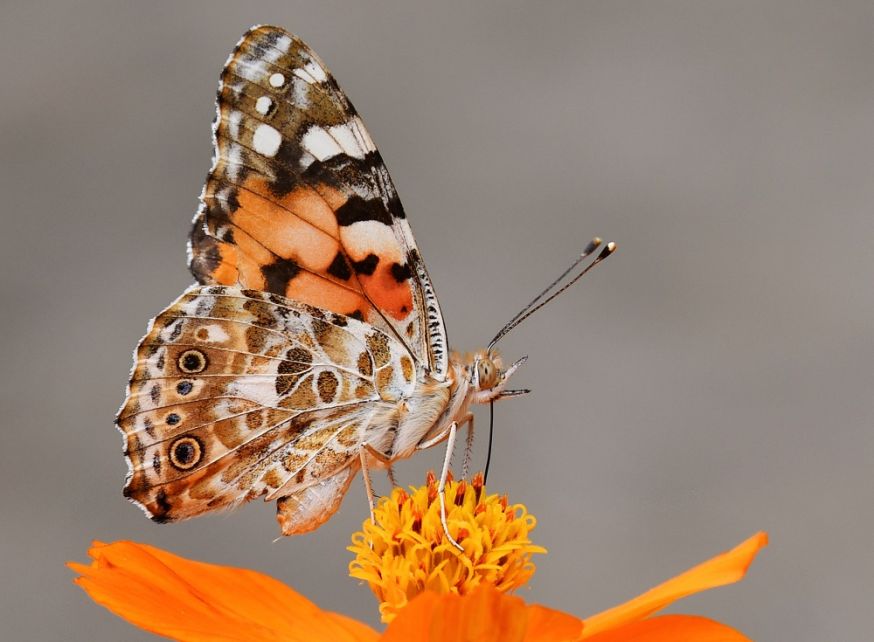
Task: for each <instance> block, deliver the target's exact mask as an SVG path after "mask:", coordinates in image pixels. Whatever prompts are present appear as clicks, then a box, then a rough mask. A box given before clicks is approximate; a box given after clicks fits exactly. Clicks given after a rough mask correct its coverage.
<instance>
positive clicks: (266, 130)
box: [252, 123, 282, 158]
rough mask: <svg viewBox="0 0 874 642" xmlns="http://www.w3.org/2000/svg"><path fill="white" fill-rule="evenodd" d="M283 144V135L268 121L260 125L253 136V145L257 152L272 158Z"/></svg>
mask: <svg viewBox="0 0 874 642" xmlns="http://www.w3.org/2000/svg"><path fill="white" fill-rule="evenodd" d="M281 144H282V135H281V134H280V133H279V132H278V131H277V130H276V129H274V128H273V127H271V126H270V125H268V124H266V123H261V124H260V125H258V129H256V130H255V135H254V136H253V137H252V145H253V146H254V148H255V151H256V152H258V153H259V154H263V155H264V156H269V157H271V158H272V157H273V156H276V152H278V151H279V146H280V145H281Z"/></svg>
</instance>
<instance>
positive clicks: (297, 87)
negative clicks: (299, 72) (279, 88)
mask: <svg viewBox="0 0 874 642" xmlns="http://www.w3.org/2000/svg"><path fill="white" fill-rule="evenodd" d="M308 86H309V83H308V82H307V81H306V80H304V79H303V78H300V77H299V76H296V77H295V78H294V80H292V81H291V90H292V92H293V94H294V104H295V105H297V106H298V107H300V108H301V109H306V108H307V107H309V106H310V97H309V94H308V93H307V87H308Z"/></svg>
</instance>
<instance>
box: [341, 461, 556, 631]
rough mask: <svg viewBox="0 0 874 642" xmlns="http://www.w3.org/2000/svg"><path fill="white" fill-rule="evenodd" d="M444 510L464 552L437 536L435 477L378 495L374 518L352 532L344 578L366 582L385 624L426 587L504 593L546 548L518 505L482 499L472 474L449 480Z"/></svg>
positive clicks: (525, 577) (483, 492) (482, 492)
mask: <svg viewBox="0 0 874 642" xmlns="http://www.w3.org/2000/svg"><path fill="white" fill-rule="evenodd" d="M446 510H447V515H446V517H447V523H448V526H449V532H450V534H451V535H452V537H453V538H454V539H455V540H456V541H457V542H458V543H459V544H460V545H461V546H462V548H463V549H464V551H463V552H462V551H460V550H458V549H457V548H455V547H454V546H453V545H452V543H451V542H449V541H448V540H447V538H446V535H445V533H444V532H443V526H442V524H441V523H440V501H439V499H438V497H437V481H436V479H435V477H434V474H433V473H429V474H428V477H427V481H426V483H425V485H424V486H419V487H414V486H411V487H410V488H409V491H407V490H404V489H403V488H395V489H394V490H393V491H392V493H391V495H389V496H387V497H383V498H382V500H380V502H379V504H378V505H377V507H376V509H375V510H374V518H375V519H374V521H373V522H372V521H371V520H370V519H369V518H368V519H367V520H366V521H365V522H364V523H363V525H362V528H361V530H360V531H358V532H356V533H354V534H353V535H352V545H351V546H350V547H349V550H350V551H351V552H352V553H354V554H355V559H354V560H352V562H350V564H349V575H350V577H353V578H356V579H359V580H363V581H365V582H367V583H368V585H369V586H370V589H371V591H373V593H374V595H375V596H376V598H377V599H378V600H379V602H380V605H379V611H380V614H381V616H382V621H383V622H391V621H392V619H394V617H395V615H396V614H397V613H398V612H399V611H400V610H401V609H402V608H403V607H404V606H405V605H406V604H407V602H408V601H409V600H411V599H412V598H414V597H415V596H416V595H418V594H419V593H421V592H423V591H425V590H429V591H435V592H437V593H454V594H456V595H465V594H467V593H470V592H471V590H473V589H474V588H475V587H477V586H479V585H480V584H484V583H487V584H491V585H493V586H494V587H496V588H497V589H498V590H499V591H503V592H510V591H513V590H514V589H517V588H519V587H520V586H522V585H524V584H525V583H526V582H527V581H528V580H529V579H530V578H531V576H532V575H534V571H535V566H534V563H533V562H532V560H531V556H532V555H533V554H534V553H545V552H546V549H544V548H542V547H540V546H536V545H534V544H533V543H532V542H531V540H530V539H529V537H528V534H529V533H530V532H531V530H533V529H534V527H535V526H536V524H537V520H536V519H535V518H534V516H533V515H531V514H529V513H528V511H527V509H526V508H525V506H524V505H522V504H510V503H509V501H508V499H507V496H506V495H502V496H499V495H497V494H493V495H488V494H487V493H486V488H485V486H484V484H483V476H482V474H477V475H476V476H474V478H473V479H472V480H471V481H470V482H465V481H459V482H456V481H453V480H451V479H450V480H449V481H448V483H447V484H446Z"/></svg>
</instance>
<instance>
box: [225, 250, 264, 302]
mask: <svg viewBox="0 0 874 642" xmlns="http://www.w3.org/2000/svg"><path fill="white" fill-rule="evenodd" d="M218 248H219V256H220V261H219V264H218V265H217V266H216V268H215V270H213V272H212V278H213V280H215V282H216V283H220V284H222V285H236V284H237V283H240V284H241V285H243V286H244V287H247V288H253V289H256V290H263V289H264V287H265V285H266V282H265V281H264V275H263V274H262V273H261V265H260V264H259V263H257V262H256V261H254V260H253V259H252V258H251V257H250V256H247V255H246V253H245V252H244V251H243V249H242V247H240V246H238V245H231V244H229V243H222V242H220V243H219V245H218Z"/></svg>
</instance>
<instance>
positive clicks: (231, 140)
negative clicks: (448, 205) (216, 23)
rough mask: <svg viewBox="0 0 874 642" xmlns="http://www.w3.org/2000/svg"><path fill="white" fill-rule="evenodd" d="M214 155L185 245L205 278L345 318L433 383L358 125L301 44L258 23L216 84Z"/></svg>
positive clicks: (416, 304) (433, 308)
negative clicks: (389, 345) (391, 343)
mask: <svg viewBox="0 0 874 642" xmlns="http://www.w3.org/2000/svg"><path fill="white" fill-rule="evenodd" d="M216 119H217V120H216V123H215V125H214V133H215V158H214V165H213V168H212V170H211V171H210V175H209V177H208V179H207V183H206V185H205V187H204V190H203V193H202V195H201V201H202V206H201V209H200V210H199V211H198V213H197V215H196V216H195V220H194V225H193V228H192V232H191V238H190V250H191V256H190V266H191V269H192V272H193V273H194V275H195V277H196V278H197V279H198V281H199V282H201V283H204V284H228V285H230V284H240V285H242V286H243V287H247V288H252V289H256V290H261V291H266V292H272V293H274V294H279V295H282V296H286V297H288V298H291V299H294V300H297V301H301V302H304V303H308V304H310V305H313V306H316V307H319V308H322V309H325V310H330V311H333V312H336V313H339V314H343V315H347V316H351V317H355V318H357V319H360V320H362V321H365V322H366V323H369V324H371V325H373V326H375V327H377V328H379V329H381V330H383V331H384V332H386V333H387V334H389V335H391V336H392V337H394V338H395V339H396V340H397V341H398V342H399V343H401V344H402V345H404V346H405V347H406V348H407V350H408V351H409V353H410V355H411V356H412V358H413V359H414V360H415V362H416V363H417V364H418V365H419V366H420V367H422V368H426V369H428V370H429V371H430V372H431V373H432V375H433V376H434V377H435V378H437V379H438V380H442V379H443V377H444V376H445V373H446V369H447V363H448V361H447V359H448V355H447V352H446V336H445V329H444V327H443V320H442V316H441V314H440V309H439V306H438V303H437V300H436V297H435V296H434V292H433V288H432V286H431V283H430V279H429V278H428V274H427V271H426V270H425V266H424V264H423V262H422V259H421V257H420V255H419V252H418V249H417V247H416V243H415V240H414V239H413V235H412V232H411V231H410V227H409V224H408V223H407V220H406V216H405V214H404V211H403V207H402V206H401V203H400V200H399V199H398V196H397V193H396V192H395V188H394V186H393V184H392V181H391V178H390V177H389V174H388V171H387V170H386V168H385V165H384V164H383V161H382V158H381V156H380V154H379V152H378V151H377V150H376V147H375V146H374V144H373V141H372V140H371V138H370V135H369V133H368V132H367V130H366V129H365V127H364V124H363V123H362V121H361V118H360V117H359V116H358V114H357V112H356V111H355V109H354V108H353V107H352V105H351V103H350V102H349V100H348V99H347V98H346V96H345V95H344V94H343V92H342V91H341V90H340V88H339V87H338V85H337V83H336V81H335V80H334V78H333V76H332V75H331V74H330V72H328V70H327V68H326V67H325V65H324V64H323V63H322V62H321V60H319V58H318V57H317V56H316V55H315V54H314V53H313V52H312V51H311V50H310V49H309V47H307V46H306V45H305V44H304V43H303V42H302V41H300V40H299V39H298V38H296V37H295V36H293V35H291V34H289V33H288V32H286V31H284V30H282V29H279V28H276V27H267V26H262V27H256V28H253V29H252V30H251V31H249V32H248V33H247V34H246V35H245V36H244V37H243V39H242V40H241V41H240V43H239V44H238V46H237V48H236V49H235V50H234V52H233V53H232V54H231V57H230V58H229V59H228V62H227V63H226V66H225V69H224V71H223V73H222V76H221V82H220V85H219V94H218V99H217V114H216Z"/></svg>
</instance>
